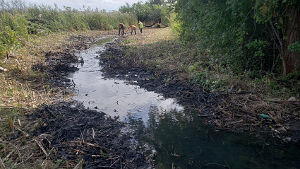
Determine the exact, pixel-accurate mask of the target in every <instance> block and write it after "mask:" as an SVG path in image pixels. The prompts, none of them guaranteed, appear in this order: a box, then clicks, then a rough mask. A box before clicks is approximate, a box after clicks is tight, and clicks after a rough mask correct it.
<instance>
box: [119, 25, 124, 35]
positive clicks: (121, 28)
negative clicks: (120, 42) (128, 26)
mask: <svg viewBox="0 0 300 169" xmlns="http://www.w3.org/2000/svg"><path fill="white" fill-rule="evenodd" d="M124 30H125V25H124V24H123V23H119V35H120V33H122V35H124V33H125V32H124Z"/></svg>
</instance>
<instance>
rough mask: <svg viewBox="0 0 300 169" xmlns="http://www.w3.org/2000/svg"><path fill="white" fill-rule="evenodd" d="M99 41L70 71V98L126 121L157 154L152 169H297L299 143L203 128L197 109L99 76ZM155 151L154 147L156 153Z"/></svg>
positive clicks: (137, 137)
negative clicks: (287, 142)
mask: <svg viewBox="0 0 300 169" xmlns="http://www.w3.org/2000/svg"><path fill="white" fill-rule="evenodd" d="M113 40H114V38H113V37H110V38H106V39H101V40H99V41H98V42H97V43H94V44H91V47H90V48H89V49H88V50H85V51H82V52H81V53H80V54H79V56H80V57H82V58H83V60H84V63H82V64H78V65H77V67H78V68H79V71H77V72H75V73H74V74H72V75H71V77H70V78H71V79H72V80H73V82H74V83H75V85H76V90H77V93H76V95H75V96H74V97H73V99H74V100H78V101H81V102H83V104H84V106H85V107H86V108H89V109H94V110H98V111H102V112H104V113H106V114H108V115H110V116H111V117H116V116H119V120H121V121H126V122H129V123H130V124H131V126H132V129H134V130H136V131H137V135H136V139H137V140H138V141H139V142H140V143H141V145H142V146H144V147H145V148H146V149H148V150H149V152H147V153H148V154H147V155H146V156H148V155H151V154H152V153H153V152H155V154H156V156H155V158H154V159H155V168H158V169H165V168H169V169H172V168H176V169H179V168H193V169H194V168H238V169H240V168H243V169H245V168H249V169H250V168H251V169H252V168H270V169H275V168H278V169H279V168H280V169H283V168H289V169H296V168H300V148H299V147H300V146H299V143H297V145H295V144H293V143H289V144H284V143H281V142H276V141H274V140H276V139H275V138H269V139H259V141H258V139H257V138H254V137H248V136H244V135H238V134H233V133H230V132H223V131H215V130H213V129H210V128H208V127H206V126H203V125H202V124H201V122H200V119H199V117H197V112H193V111H187V110H184V108H183V106H181V105H178V104H176V100H175V99H171V98H164V97H163V96H162V95H160V94H159V93H154V92H151V91H147V90H145V89H143V88H140V87H139V86H138V84H136V85H132V83H130V84H129V83H128V82H126V81H123V80H120V79H117V78H115V79H107V78H104V77H103V76H102V72H101V66H100V65H99V54H100V53H101V52H103V51H104V50H105V47H104V45H103V44H104V43H107V42H111V41H113ZM154 149H155V151H154Z"/></svg>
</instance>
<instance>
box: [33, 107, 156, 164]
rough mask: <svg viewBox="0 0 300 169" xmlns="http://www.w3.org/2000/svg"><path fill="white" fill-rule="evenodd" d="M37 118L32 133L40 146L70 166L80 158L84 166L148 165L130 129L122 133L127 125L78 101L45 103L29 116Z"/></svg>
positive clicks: (55, 158) (53, 157)
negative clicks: (36, 126)
mask: <svg viewBox="0 0 300 169" xmlns="http://www.w3.org/2000/svg"><path fill="white" fill-rule="evenodd" d="M30 119H31V120H37V119H40V128H39V129H37V130H35V131H34V133H33V134H32V135H33V136H36V137H37V138H38V141H39V142H40V143H41V144H42V147H43V148H44V149H45V150H46V151H47V152H50V151H51V150H54V149H55V153H52V154H50V155H49V156H48V157H47V158H48V159H51V160H54V161H57V160H59V159H63V160H65V161H68V162H69V165H70V166H75V165H77V163H79V160H78V159H83V162H82V167H83V168H132V169H136V168H148V167H150V166H151V165H150V163H148V162H146V161H145V157H144V154H143V150H142V148H140V147H139V146H138V144H137V142H136V141H135V140H134V138H133V136H132V132H122V131H121V129H122V128H124V127H125V125H126V124H124V123H122V122H118V121H117V118H116V117H114V118H111V117H107V116H106V115H105V113H103V112H98V111H95V110H88V109H85V108H84V106H83V105H82V104H80V103H77V102H73V103H71V102H60V103H56V104H53V105H44V106H43V107H42V108H41V109H40V110H39V111H38V112H36V113H35V114H33V115H32V116H30Z"/></svg>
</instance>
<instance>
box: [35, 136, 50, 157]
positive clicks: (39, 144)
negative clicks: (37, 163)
mask: <svg viewBox="0 0 300 169" xmlns="http://www.w3.org/2000/svg"><path fill="white" fill-rule="evenodd" d="M34 141H35V142H36V143H37V144H38V146H39V147H40V149H41V150H42V151H43V153H44V154H45V155H46V157H48V154H47V151H46V150H45V149H44V147H43V145H42V144H41V143H40V142H39V141H37V140H36V139H34Z"/></svg>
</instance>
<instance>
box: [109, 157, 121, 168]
mask: <svg viewBox="0 0 300 169" xmlns="http://www.w3.org/2000/svg"><path fill="white" fill-rule="evenodd" d="M119 160H120V159H117V160H116V161H115V162H114V163H112V165H110V167H112V166H113V165H114V164H115V163H116V162H118V161H119Z"/></svg>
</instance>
